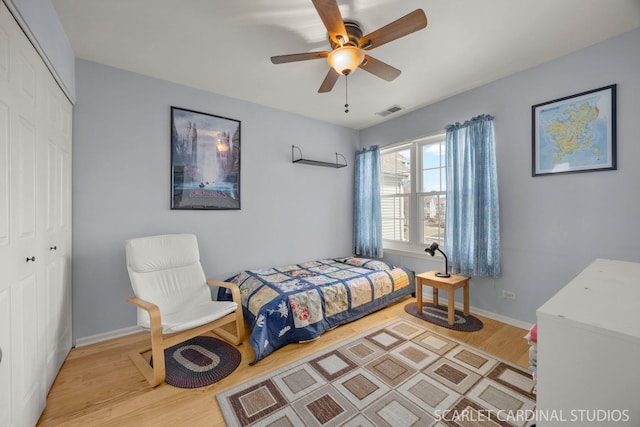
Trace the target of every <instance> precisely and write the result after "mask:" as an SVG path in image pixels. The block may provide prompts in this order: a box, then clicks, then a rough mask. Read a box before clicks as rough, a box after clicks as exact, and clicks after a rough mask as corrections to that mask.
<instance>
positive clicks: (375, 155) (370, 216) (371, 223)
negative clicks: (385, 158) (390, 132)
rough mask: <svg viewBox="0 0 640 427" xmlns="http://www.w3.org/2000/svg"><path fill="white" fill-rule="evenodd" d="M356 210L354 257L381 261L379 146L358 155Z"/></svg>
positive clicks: (354, 212) (354, 209) (359, 152)
mask: <svg viewBox="0 0 640 427" xmlns="http://www.w3.org/2000/svg"><path fill="white" fill-rule="evenodd" d="M355 168H356V172H355V197H354V200H355V201H354V207H353V253H354V254H356V255H360V256H366V257H375V258H381V257H382V217H381V208H380V149H379V147H378V146H377V145H374V146H371V147H368V148H365V149H363V150H360V151H357V152H356V166H355Z"/></svg>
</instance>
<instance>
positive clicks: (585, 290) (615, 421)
mask: <svg viewBox="0 0 640 427" xmlns="http://www.w3.org/2000/svg"><path fill="white" fill-rule="evenodd" d="M537 319H538V371H537V376H538V395H537V407H538V411H539V412H538V422H537V426H538V427H540V426H554V425H566V424H573V425H576V426H578V425H599V426H606V425H611V426H617V427H622V426H634V427H635V426H640V263H633V262H624V261H612V260H604V259H597V260H595V261H594V262H593V263H592V264H591V265H589V266H588V267H587V268H586V269H584V271H582V272H581V273H580V274H579V275H578V276H577V277H576V278H575V279H573V280H572V281H571V282H569V284H568V285H566V286H565V287H564V288H563V289H561V290H560V291H559V292H558V293H557V294H556V295H554V296H553V297H552V298H551V299H550V300H549V301H547V302H546V303H545V304H544V305H542V306H541V307H540V308H539V309H538V310H537ZM570 422H572V423H570Z"/></svg>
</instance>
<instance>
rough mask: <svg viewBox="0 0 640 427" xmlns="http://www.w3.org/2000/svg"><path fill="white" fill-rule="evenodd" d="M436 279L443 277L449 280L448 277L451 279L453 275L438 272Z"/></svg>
mask: <svg viewBox="0 0 640 427" xmlns="http://www.w3.org/2000/svg"><path fill="white" fill-rule="evenodd" d="M436 277H443V278H447V277H451V275H450V274H449V273H440V272H437V273H436Z"/></svg>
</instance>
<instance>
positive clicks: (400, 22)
mask: <svg viewBox="0 0 640 427" xmlns="http://www.w3.org/2000/svg"><path fill="white" fill-rule="evenodd" d="M312 2H313V5H314V6H315V8H316V11H317V12H318V15H320V19H321V20H322V22H323V23H324V26H325V27H326V28H327V31H328V33H329V43H330V44H331V52H328V51H322V52H308V53H294V54H290V55H278V56H272V57H271V62H272V63H274V64H285V63H288V62H296V61H307V60H310V59H320V58H327V61H328V62H329V65H330V66H331V68H330V69H329V72H328V73H327V76H326V77H325V79H324V81H323V82H322V84H321V85H320V89H318V92H319V93H324V92H330V91H331V89H333V86H334V85H335V84H336V81H337V80H338V77H340V75H341V74H342V75H345V76H347V75H349V74H350V73H352V72H353V71H355V70H356V69H357V68H362V69H363V70H365V71H368V72H370V73H371V74H373V75H376V76H378V77H380V78H382V79H384V80H386V81H392V80H393V79H395V78H396V77H398V76H399V75H400V70H398V69H397V68H394V67H392V66H391V65H389V64H386V63H384V62H382V61H380V60H378V59H375V58H373V57H372V56H369V55H367V54H365V53H364V51H365V50H371V49H374V48H376V47H378V46H382V45H383V44H385V43H389V42H391V41H393V40H396V39H399V38H400V37H404V36H406V35H408V34H411V33H413V32H415V31H418V30H421V29H423V28H425V27H426V26H427V17H426V15H425V14H424V11H423V10H422V9H416V10H414V11H413V12H411V13H409V14H407V15H405V16H403V17H402V18H399V19H397V20H395V21H393V22H391V23H389V24H387V25H385V26H384V27H382V28H379V29H377V30H375V31H373V32H371V33H369V34H367V35H365V36H363V35H362V28H360V25H359V24H358V23H357V22H355V21H344V20H343V18H342V15H341V14H340V9H339V8H338V2H337V0H312Z"/></svg>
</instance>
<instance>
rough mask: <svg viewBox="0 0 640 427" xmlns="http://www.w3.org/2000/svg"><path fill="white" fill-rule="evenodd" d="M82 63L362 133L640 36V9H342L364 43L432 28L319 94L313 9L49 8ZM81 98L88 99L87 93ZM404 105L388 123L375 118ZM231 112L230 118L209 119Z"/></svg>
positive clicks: (149, 3)
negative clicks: (310, 56)
mask: <svg viewBox="0 0 640 427" xmlns="http://www.w3.org/2000/svg"><path fill="white" fill-rule="evenodd" d="M52 2H53V4H54V6H55V8H56V10H57V12H58V15H59V17H60V20H61V21H62V24H63V26H64V28H65V31H66V33H67V35H68V37H69V39H70V41H71V45H72V47H73V49H74V52H75V54H76V56H77V57H79V58H83V59H87V60H90V61H95V62H98V63H101V64H106V65H110V66H114V67H117V68H121V69H125V70H129V71H134V72H137V73H141V74H146V75H149V76H153V77H157V78H160V79H164V80H168V81H172V82H176V83H180V84H184V85H187V86H192V87H195V88H200V89H204V90H207V91H210V92H215V93H218V94H222V95H226V96H230V97H233V98H238V99H243V100H246V101H251V102H255V103H258V104H262V105H266V106H270V107H273V108H277V109H281V110H285V111H290V112H294V113H297V114H301V115H304V116H308V117H312V118H315V119H319V120H323V121H327V122H331V123H336V124H338V125H342V126H347V127H351V128H354V129H362V128H365V127H368V126H371V125H374V124H376V123H379V122H382V121H384V120H388V119H390V118H393V117H397V116H398V115H401V114H403V113H406V112H409V111H412V110H415V109H418V108H420V107H424V106H426V105H428V104H431V103H434V102H436V101H439V100H442V99H445V98H447V97H449V96H452V95H455V94H457V93H460V92H463V91H466V90H468V89H471V88H474V87H477V86H480V85H482V84H485V83H488V82H491V81H493V80H496V79H499V78H501V77H504V76H507V75H509V74H513V73H515V72H518V71H521V70H524V69H527V68H530V67H533V66H536V65H538V64H541V63H543V62H546V61H549V60H551V59H553V58H557V57H559V56H562V55H565V54H567V53H569V52H572V51H575V50H578V49H581V48H584V47H586V46H589V45H592V44H594V43H597V42H599V41H602V40H605V39H607V38H610V37H613V36H615V35H618V34H621V33H624V32H626V31H629V30H632V29H634V28H638V27H640V0H481V1H480V0H421V1H420V0H338V4H339V7H340V11H341V13H342V16H343V18H344V19H349V18H351V19H352V20H356V21H358V22H359V23H360V24H361V26H362V27H363V31H364V33H365V34H367V33H370V32H372V31H373V30H376V29H378V28H379V27H382V26H383V25H386V24H387V23H389V22H391V21H394V20H396V19H398V18H400V17H401V16H404V15H405V14H407V13H409V12H411V11H413V10H415V9H418V8H421V9H423V10H424V11H425V13H426V15H427V20H428V26H427V28H425V29H423V30H420V31H418V32H416V33H413V34H411V35H408V36H406V37H403V38H401V39H398V40H395V41H393V42H391V43H388V44H386V45H384V46H381V47H379V48H377V49H373V50H371V51H369V52H368V54H370V55H371V56H373V57H375V58H376V59H379V60H381V61H384V62H386V63H388V64H390V65H392V66H394V67H396V68H399V69H400V70H402V74H401V75H400V77H398V78H397V79H396V80H394V81H393V82H386V81H384V80H382V79H380V78H377V77H375V76H373V75H372V74H369V73H367V72H365V71H362V70H357V71H356V72H354V73H353V74H351V75H350V76H349V83H348V100H349V106H350V107H349V109H350V111H349V113H348V114H345V113H344V103H345V79H344V77H341V78H340V80H338V82H337V83H336V85H335V87H334V89H333V91H332V92H330V93H325V94H319V93H317V90H318V87H319V86H320V83H322V80H323V79H324V77H325V75H326V73H327V70H328V64H327V63H326V61H325V60H324V59H319V60H314V61H304V62H295V63H289V64H280V65H274V64H272V63H271V61H270V57H271V56H272V55H284V54H289V53H302V52H310V51H321V50H328V49H329V44H328V42H327V39H326V37H327V36H326V29H325V28H324V26H323V25H322V21H321V20H320V18H319V17H318V15H317V13H316V11H315V8H314V7H313V5H312V3H311V1H310V0H180V1H176V0H52ZM80 97H81V94H80ZM393 105H399V106H401V107H403V108H404V110H403V111H401V112H398V113H395V114H393V115H391V116H388V117H387V118H383V117H380V116H379V115H376V113H377V112H379V111H382V110H386V109H387V108H389V107H391V106H393ZM212 113H214V114H224V111H212Z"/></svg>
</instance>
